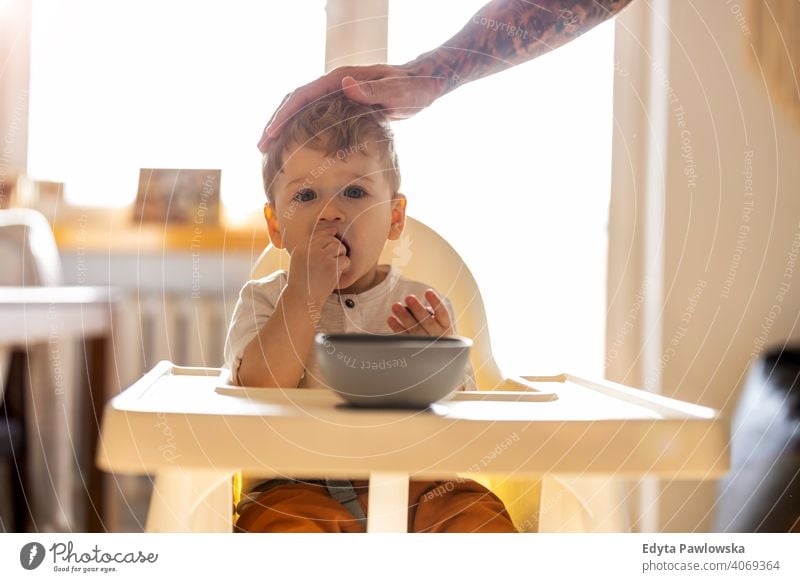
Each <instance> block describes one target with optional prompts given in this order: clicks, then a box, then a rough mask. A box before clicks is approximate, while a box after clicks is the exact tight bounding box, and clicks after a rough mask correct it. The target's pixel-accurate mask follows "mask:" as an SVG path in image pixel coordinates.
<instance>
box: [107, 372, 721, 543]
mask: <svg viewBox="0 0 800 582" xmlns="http://www.w3.org/2000/svg"><path fill="white" fill-rule="evenodd" d="M226 379H227V378H226V371H225V370H221V369H216V368H183V367H178V366H175V365H173V364H172V363H171V362H167V361H163V362H160V363H159V364H158V365H157V366H156V367H155V368H154V369H153V370H151V371H150V372H149V373H148V374H147V375H145V376H144V377H143V378H142V379H141V380H140V381H139V382H137V383H136V384H134V385H133V386H132V387H130V388H129V389H127V390H125V391H124V392H123V393H121V394H120V395H119V396H117V397H115V398H114V399H113V400H111V401H110V402H109V403H108V406H107V408H106V411H105V414H104V417H103V428H102V434H101V442H100V447H99V449H98V451H97V462H98V463H99V464H100V466H101V467H103V468H104V469H106V470H108V471H112V472H115V473H129V474H145V473H148V474H154V475H156V487H155V490H154V493H153V498H152V501H151V505H150V513H149V515H148V524H147V529H148V530H150V531H230V530H231V485H230V483H231V475H232V474H233V473H234V472H235V471H238V470H243V471H246V472H253V473H260V474H262V475H264V476H265V477H267V476H270V475H271V476H291V477H296V478H320V477H325V478H336V477H342V478H350V479H363V478H369V480H370V498H369V512H368V513H369V515H368V531H370V532H375V531H405V528H406V523H407V521H406V520H407V510H408V508H407V494H408V479H409V477H413V478H415V479H420V478H426V479H446V478H453V477H454V476H455V475H456V474H458V473H469V472H470V471H471V470H472V469H473V468H474V467H475V465H476V463H478V462H479V461H480V460H481V459H482V458H484V457H485V456H486V455H487V454H490V452H491V451H495V454H494V455H493V456H492V458H491V464H490V466H489V467H488V469H487V472H489V471H490V472H491V473H493V474H510V473H514V474H516V475H526V474H537V475H541V474H548V475H556V474H559V475H573V476H574V475H579V476H590V475H615V476H624V477H639V476H642V475H659V476H670V477H679V478H701V479H710V478H714V477H719V476H721V475H723V474H724V473H725V472H726V471H727V469H728V456H727V444H728V426H727V422H726V421H724V420H722V419H720V418H719V417H718V415H717V413H716V412H715V411H714V410H711V409H708V408H704V407H701V406H696V405H693V404H688V403H685V402H679V401H676V400H672V399H669V398H664V397H661V396H657V395H653V394H649V393H647V392H644V391H641V390H637V389H634V388H628V387H625V386H620V385H616V384H612V383H608V382H602V381H600V382H598V381H589V380H585V379H581V378H577V377H575V376H571V375H569V374H564V375H561V376H556V377H552V378H549V381H547V382H542V381H536V380H534V379H529V380H530V381H529V383H528V386H529V388H530V389H529V390H527V391H525V392H520V393H508V392H504V393H498V392H490V391H487V392H478V393H456V394H455V395H454V396H453V399H452V400H449V401H443V402H440V403H437V404H434V405H433V406H432V407H431V408H430V409H429V410H426V411H408V410H375V409H354V408H350V407H347V406H345V405H344V404H343V403H342V401H340V400H339V398H338V397H337V396H336V395H335V394H333V393H332V392H330V391H328V390H325V389H290V390H281V389H257V388H238V387H234V386H230V385H227V384H226ZM510 437H511V440H509V438H510ZM498 443H510V444H508V446H505V447H501V448H502V451H501V453H496V451H497V445H498ZM543 503H544V502H543ZM554 515H555V514H554Z"/></svg>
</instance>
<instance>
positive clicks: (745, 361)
mask: <svg viewBox="0 0 800 582" xmlns="http://www.w3.org/2000/svg"><path fill="white" fill-rule="evenodd" d="M745 4H746V3H745V1H744V0H731V1H723V0H719V1H716V2H685V1H683V0H679V1H671V2H670V1H669V0H661V1H659V0H657V1H656V2H653V3H648V4H645V3H641V5H638V6H634V7H632V13H631V14H628V15H625V18H626V19H627V20H621V21H620V25H623V24H627V25H629V29H628V35H629V39H634V40H632V41H631V42H629V43H628V46H627V48H628V49H630V50H631V51H636V52H638V53H639V54H638V58H633V59H632V58H631V56H630V55H629V54H618V59H619V60H620V62H621V63H624V64H626V65H627V66H629V67H632V68H631V69H630V70H625V71H623V72H624V73H626V74H628V75H629V76H630V77H631V78H635V77H637V76H639V75H643V77H639V78H638V80H637V79H633V80H629V79H621V78H619V75H618V81H617V88H618V89H622V91H621V92H620V93H619V94H618V96H617V100H616V103H615V113H616V114H617V115H618V116H619V117H620V119H622V120H623V126H624V128H625V129H626V131H625V132H624V133H619V132H617V133H615V140H616V143H615V154H616V155H618V156H619V155H620V154H624V155H623V156H622V157H623V159H620V158H619V157H618V159H616V160H615V169H614V184H615V191H614V195H615V196H616V197H617V199H616V202H615V204H616V205H617V209H618V212H617V214H616V215H615V214H614V211H613V208H612V239H613V240H612V249H615V250H612V254H613V253H614V252H615V253H616V259H615V265H612V267H611V271H610V275H611V278H610V283H609V290H610V294H609V297H613V294H612V290H613V289H614V288H615V286H617V287H619V288H621V289H623V290H626V292H625V293H622V294H621V297H622V299H620V297H618V299H617V302H616V304H614V303H613V302H612V304H611V310H610V315H613V318H612V317H610V319H609V336H608V337H609V347H611V345H612V342H613V339H612V338H613V337H614V333H615V332H616V330H619V329H622V326H623V325H624V321H625V317H626V314H630V313H631V310H632V309H633V310H635V306H636V299H635V290H636V289H637V288H642V287H644V288H647V289H648V292H647V294H646V295H647V299H646V300H645V303H647V302H648V301H650V302H651V303H652V301H654V300H655V301H657V305H656V309H653V310H652V311H651V312H652V313H653V314H654V317H652V318H650V319H649V320H645V321H642V320H641V319H640V320H639V321H637V322H636V325H637V328H636V333H635V334H631V336H630V337H631V343H632V346H631V347H633V346H635V349H629V350H627V351H626V352H625V353H624V355H623V357H621V361H622V363H621V362H620V361H616V362H614V363H613V365H612V366H610V367H609V375H610V376H612V377H615V376H616V378H615V379H620V378H621V377H623V376H625V375H626V374H628V378H627V380H628V381H629V382H631V383H634V382H637V381H638V382H640V383H641V384H640V385H642V384H643V386H644V387H647V388H649V389H653V390H660V391H661V392H662V393H663V394H665V395H668V396H674V397H676V398H680V399H684V400H689V401H692V402H697V403H700V404H704V405H708V406H712V407H715V408H720V409H722V410H723V411H724V412H725V413H727V414H732V412H733V410H734V407H735V405H736V398H737V396H738V394H739V391H740V389H741V387H742V384H743V380H744V375H745V373H746V371H747V369H748V366H749V365H750V362H751V360H752V359H753V358H754V357H757V356H758V355H759V354H760V353H761V352H762V351H763V349H764V347H765V346H766V347H769V346H780V345H783V344H784V343H785V342H786V341H787V340H788V339H792V340H794V341H795V342H796V341H797V340H798V339H800V329H798V325H797V323H798V315H799V314H800V263H797V264H794V263H793V262H792V260H797V259H798V258H800V257H797V256H795V255H796V254H797V252H798V250H800V249H799V248H798V245H799V244H800V163H799V162H800V128H798V127H796V126H792V125H791V123H790V121H789V117H788V116H787V115H786V114H785V113H784V112H782V111H779V110H777V109H776V108H775V107H774V105H773V103H772V101H771V100H770V99H769V96H768V89H767V87H766V85H765V83H764V81H763V78H762V77H761V74H760V71H759V69H758V66H757V65H756V66H752V67H751V66H750V65H749V64H748V62H747V60H746V56H747V53H748V52H751V49H750V42H752V39H753V37H752V35H748V34H747V33H748V29H750V31H751V30H752V27H753V22H752V21H751V20H750V19H749V17H748V16H745V18H744V19H742V18H741V17H739V18H737V15H738V14H744V9H745V6H744V5H745ZM660 10H663V12H662V13H660V14H659V13H658V12H659V11H660ZM635 11H639V14H633V12H635ZM654 11H655V13H654ZM645 13H646V16H642V15H644V14H645ZM648 18H649V19H650V22H649V24H643V23H645V22H646V21H647V19H648ZM636 26H642V28H640V29H638V30H643V33H642V34H641V35H639V36H637V34H636V30H637V29H636V28H635V27H636ZM784 26H785V25H784ZM664 33H666V37H664V43H665V44H664V48H665V49H666V52H665V53H663V54H660V53H659V47H658V37H659V34H662V35H663V34H664ZM618 34H619V28H618ZM654 39H655V40H654ZM635 40H641V41H643V42H642V43H641V44H639V45H637V43H636V42H635ZM621 46H622V45H619V44H618V50H619V49H620V47H621ZM662 57H666V58H662ZM637 63H638V66H639V68H638V69H637V68H636V67H637ZM642 63H646V64H647V67H642V66H641V65H642ZM653 63H664V64H665V66H664V68H663V69H662V70H663V71H664V73H665V74H664V76H663V79H664V82H660V80H659V77H660V73H659V67H660V66H661V65H660V64H655V65H654V64H653ZM648 75H649V81H650V85H649V87H650V94H649V95H644V98H643V103H644V104H645V105H644V106H643V107H642V109H641V111H639V112H638V113H634V114H632V113H631V111H630V110H625V109H623V108H625V107H630V106H631V105H632V104H633V103H635V99H634V97H633V90H632V87H633V88H635V87H634V86H638V87H639V88H642V87H644V86H646V85H648V83H647V82H645V81H643V80H642V79H643V78H645V77H647V76H648ZM654 88H655V90H653V89H654ZM665 97H666V98H665ZM637 107H638V105H637ZM643 112H644V114H643ZM631 118H634V119H635V122H636V123H638V130H637V128H635V127H632V126H631V125H625V123H626V122H627V123H629V124H630V123H632V122H631V121H630V120H631ZM663 122H665V123H663ZM621 136H622V137H624V138H625V139H626V140H627V141H626V143H625V146H626V147H624V148H623V147H622V145H621V143H620V141H619V140H620V137H621ZM642 136H646V139H641V137H642ZM641 146H644V147H645V149H647V151H648V152H649V153H648V154H647V156H644V155H643V154H642V153H641V152H640V151H637V148H640V147H641ZM662 147H663V149H662ZM625 152H627V154H625ZM644 157H647V158H648V159H649V160H650V161H651V163H650V164H648V163H647V162H646V161H643V158H644ZM653 160H655V163H652V162H653ZM750 163H752V175H751V176H746V175H745V173H744V172H745V170H746V169H748V165H749V164H750ZM749 180H752V183H750V182H749ZM750 187H752V193H751V192H750V190H749V188H750ZM662 189H663V192H664V196H663V199H662V200H658V199H657V197H658V196H659V190H662ZM634 191H635V192H634ZM643 192H644V194H642V193H643ZM654 197H656V198H655V199H654ZM642 200H644V201H646V202H647V204H648V205H649V207H650V209H652V208H658V207H659V203H661V204H663V212H661V216H660V219H661V221H663V230H662V229H661V225H653V224H650V225H649V226H650V227H653V226H655V228H650V230H649V232H656V233H658V234H659V236H658V239H657V240H656V247H657V248H653V247H652V246H648V245H647V244H646V243H645V242H643V239H644V236H643V235H642V233H641V231H640V230H638V229H640V225H638V226H637V225H634V222H635V220H632V217H633V218H636V217H639V218H642V219H643V217H644V216H645V215H646V209H642V208H636V209H626V208H625V207H624V205H625V204H626V203H630V202H632V201H634V202H635V201H642ZM641 222H642V221H641V220H640V221H639V223H641ZM615 226H619V227H620V228H619V229H618V230H617V231H615ZM626 245H627V247H628V248H631V249H632V250H633V251H634V252H633V255H634V259H635V260H634V263H635V262H636V260H638V261H639V264H638V265H636V264H634V268H629V269H625V268H623V267H622V266H621V265H622V264H623V256H624V250H625V249H626ZM793 245H794V247H793ZM793 249H794V253H795V255H793V256H790V252H792V250H793ZM648 253H649V255H648ZM648 256H649V259H652V260H655V261H656V264H655V265H653V264H649V265H648V264H645V263H646V261H647V260H649V259H648V258H647V257H648ZM661 261H663V262H662V263H661V264H658V263H659V262H661ZM653 267H655V269H654V270H653ZM648 268H649V269H650V270H651V272H655V273H657V274H658V276H657V277H656V279H655V280H652V279H650V280H648V281H647V284H645V279H646V276H645V275H644V273H646V272H647V270H648ZM659 279H660V280H659ZM650 283H656V286H655V288H651V286H649V284H650ZM620 285H621V287H620ZM651 306H652V305H651ZM773 306H777V307H773ZM662 308H663V310H662ZM642 311H643V312H644V311H646V309H642ZM651 332H653V335H651V336H650V337H648V334H649V333H651ZM648 352H649V353H650V354H652V355H653V356H651V357H649V358H648V357H644V356H643V354H646V353H648ZM637 358H638V359H637ZM642 361H644V362H645V363H646V365H642ZM630 371H633V372H635V373H633V374H629V372H630ZM656 495H657V496H658V498H659V501H658V503H657V506H651V507H649V508H645V509H654V508H655V507H657V511H654V512H653V515H656V519H655V521H654V523H656V524H658V525H657V526H656V527H658V528H659V529H662V530H663V531H694V530H698V531H704V530H707V529H709V528H710V527H711V524H712V522H713V521H712V520H713V515H712V509H713V499H714V495H715V484H713V483H706V484H702V485H701V484H698V483H694V482H693V483H677V482H674V483H668V484H667V483H662V484H661V487H660V489H657V493H656Z"/></svg>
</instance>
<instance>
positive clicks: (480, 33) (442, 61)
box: [406, 0, 631, 92]
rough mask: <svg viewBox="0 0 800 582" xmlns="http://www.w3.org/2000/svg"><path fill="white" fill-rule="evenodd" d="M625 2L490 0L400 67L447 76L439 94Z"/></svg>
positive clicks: (538, 49)
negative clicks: (446, 36) (455, 30)
mask: <svg viewBox="0 0 800 582" xmlns="http://www.w3.org/2000/svg"><path fill="white" fill-rule="evenodd" d="M630 2H631V0H535V1H529V0H495V1H494V2H490V3H489V4H487V5H486V6H484V7H483V8H481V10H480V11H478V12H477V13H476V14H475V15H474V16H473V17H472V18H471V19H470V21H469V22H468V23H467V24H466V25H465V26H464V28H462V29H461V30H460V31H459V32H458V34H456V35H455V36H454V37H453V38H451V39H450V40H448V41H447V42H445V43H443V44H442V45H441V46H440V47H439V48H437V49H435V50H433V51H431V52H429V53H425V54H422V55H420V56H419V57H417V58H416V59H414V61H412V62H411V63H408V64H407V65H406V66H407V67H409V68H410V69H415V70H417V71H418V74H421V75H430V76H433V77H443V78H445V79H447V80H448V82H447V84H446V87H445V89H444V91H445V92H447V91H450V90H452V89H454V88H455V87H457V86H458V85H461V84H463V83H467V82H469V81H474V80H476V79H480V78H482V77H486V76H488V75H492V74H494V73H497V72H499V71H502V70H505V69H507V68H509V67H512V66H514V65H518V64H520V63H524V62H525V61H528V60H530V59H533V58H535V57H537V56H539V55H542V54H544V53H547V52H549V51H551V50H553V49H555V48H558V47H559V46H561V45H563V44H565V43H567V42H569V41H570V40H572V39H574V38H576V37H578V36H580V35H581V34H583V33H584V32H587V31H589V30H591V29H592V28H594V27H595V26H597V25H598V24H600V23H601V22H604V21H605V20H607V19H609V18H611V17H612V16H614V15H615V14H616V13H618V12H619V11H620V10H621V9H622V8H624V7H625V6H627V5H628V4H629V3H630Z"/></svg>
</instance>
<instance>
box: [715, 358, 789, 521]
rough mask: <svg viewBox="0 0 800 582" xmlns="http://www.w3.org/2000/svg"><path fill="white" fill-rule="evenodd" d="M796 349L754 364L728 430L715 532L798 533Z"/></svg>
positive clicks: (760, 359) (761, 359)
mask: <svg viewBox="0 0 800 582" xmlns="http://www.w3.org/2000/svg"><path fill="white" fill-rule="evenodd" d="M798 497H800V346H797V345H795V346H788V347H785V348H779V349H775V350H771V351H769V352H767V353H766V354H765V355H764V356H763V357H762V358H759V359H758V360H756V361H755V362H753V366H752V367H751V369H750V372H749V373H748V375H747V381H746V382H745V386H744V390H743V392H742V396H741V398H740V399H739V403H738V405H737V407H736V413H735V415H734V417H733V425H732V426H731V471H730V473H729V474H728V476H727V477H726V478H725V479H723V480H722V481H721V482H720V485H719V495H718V500H717V513H716V526H715V530H716V531H722V532H743V533H749V532H772V533H786V532H793V533H800V505H799V504H798V501H797V500H798Z"/></svg>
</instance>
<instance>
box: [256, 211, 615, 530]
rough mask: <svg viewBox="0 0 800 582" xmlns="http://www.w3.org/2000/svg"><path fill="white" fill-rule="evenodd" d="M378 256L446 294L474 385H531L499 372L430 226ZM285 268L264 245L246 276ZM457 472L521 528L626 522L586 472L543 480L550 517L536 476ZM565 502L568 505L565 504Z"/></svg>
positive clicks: (471, 287) (415, 229) (450, 255)
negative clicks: (490, 495) (496, 500)
mask: <svg viewBox="0 0 800 582" xmlns="http://www.w3.org/2000/svg"><path fill="white" fill-rule="evenodd" d="M378 262H379V264H387V265H392V266H393V267H394V268H395V269H397V270H398V271H399V272H400V274H401V275H403V276H404V277H406V278H408V279H412V280H414V281H421V282H423V283H424V284H425V285H429V286H430V287H433V288H434V289H437V290H438V291H439V293H441V294H443V295H444V296H445V297H447V298H449V299H450V302H451V303H452V306H453V311H454V313H455V316H456V329H457V330H458V334H459V335H463V336H465V337H468V338H471V339H472V341H473V345H472V349H471V350H470V360H471V363H472V369H473V370H474V371H475V380H476V383H477V385H478V389H479V390H502V391H507V390H529V389H531V384H530V383H529V382H528V381H526V380H525V379H524V378H506V377H504V376H503V374H502V372H501V371H500V368H499V367H498V365H497V363H496V362H495V359H494V355H493V353H492V346H491V341H490V338H489V327H488V324H487V322H486V310H485V309H484V306H483V299H482V298H481V293H480V289H479V288H478V284H477V283H476V282H475V278H474V277H473V276H472V273H471V272H470V270H469V268H468V267H467V266H466V265H465V264H464V261H463V260H462V259H461V257H460V256H459V255H458V253H457V252H456V251H455V249H453V247H451V246H450V244H449V243H448V242H447V241H446V240H444V239H443V238H442V237H441V236H439V234H438V233H437V232H436V231H434V230H433V229H431V228H430V227H428V226H426V225H425V224H423V223H422V222H420V221H419V220H416V219H414V218H412V217H410V216H409V217H407V218H406V224H405V228H404V230H403V234H402V236H401V237H400V239H398V240H394V241H388V242H387V244H386V246H385V247H384V249H383V252H382V253H381V257H380V260H379V261H378ZM288 268H289V254H288V253H287V252H286V251H285V250H281V249H276V248H274V247H273V246H272V245H269V246H268V247H267V248H266V249H265V250H264V251H263V252H262V253H261V256H260V257H259V258H258V260H257V261H256V263H255V265H254V267H253V270H252V273H251V278H252V279H260V278H262V277H266V276H267V275H269V274H270V273H273V272H275V271H277V270H279V269H284V270H288ZM460 476H462V477H464V478H471V479H473V480H475V481H478V482H479V483H481V484H482V485H484V486H485V487H488V488H489V489H491V490H492V491H493V492H494V493H495V494H496V495H497V496H498V497H500V498H501V499H502V500H503V502H504V503H505V504H506V507H507V509H508V511H509V514H510V515H511V517H512V519H513V520H514V523H515V524H516V525H517V526H518V527H522V528H523V529H528V530H538V529H541V527H542V526H541V524H539V521H540V517H543V518H545V520H546V523H545V527H546V528H554V527H560V526H561V525H562V524H566V523H567V521H568V522H570V524H571V525H570V526H569V527H571V528H572V529H573V530H577V531H586V530H595V529H598V528H601V529H608V530H611V531H624V530H627V528H628V525H627V517H625V516H624V512H625V504H624V503H621V502H619V500H617V502H616V503H609V501H611V500H610V499H609V492H608V488H609V487H613V486H615V485H614V484H607V483H605V482H600V481H598V479H596V478H586V481H583V482H581V481H578V482H575V483H572V484H571V485H569V486H568V485H566V484H565V483H564V482H562V481H560V480H559V479H557V478H555V477H548V478H547V479H546V480H545V482H544V483H545V487H544V493H545V494H546V495H547V496H548V499H551V498H553V497H557V498H559V503H558V504H557V505H558V507H560V508H561V512H562V513H564V512H565V511H566V513H567V514H568V516H569V517H568V519H567V515H561V514H559V515H558V516H557V517H556V522H555V523H554V522H553V517H554V515H553V513H552V508H551V507H550V506H552V505H553V503H552V502H548V503H543V504H541V505H540V500H541V497H542V492H543V489H542V485H543V483H542V481H541V480H540V479H531V478H528V479H519V478H514V477H513V476H511V477H508V476H506V477H504V478H497V477H490V476H487V475H474V474H470V475H467V474H464V475H460ZM454 477H455V476H454ZM581 487H585V488H586V489H587V492H589V493H590V495H589V496H584V497H582V496H581V495H580V493H578V490H579V489H581ZM599 491H603V493H599ZM590 500H591V501H590ZM568 506H569V509H566V510H565V508H566V507H568ZM540 507H545V508H548V507H549V508H550V511H547V512H546V514H545V516H540ZM606 507H614V508H617V509H618V511H617V516H612V515H608V510H607V509H605V508H606ZM601 516H602V517H601ZM616 517H618V519H617V518H616ZM537 524H538V527H537Z"/></svg>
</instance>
